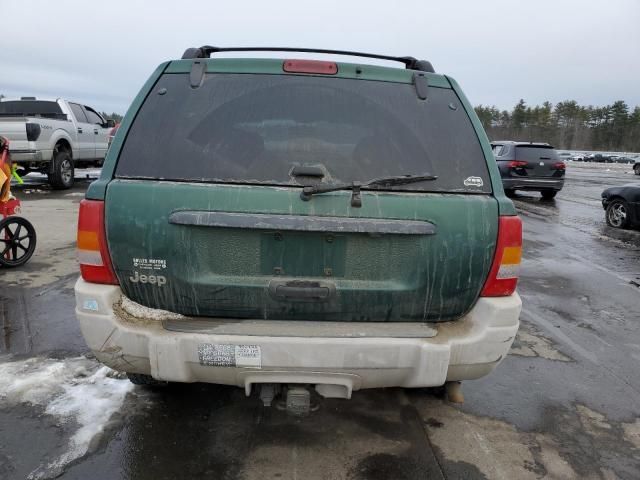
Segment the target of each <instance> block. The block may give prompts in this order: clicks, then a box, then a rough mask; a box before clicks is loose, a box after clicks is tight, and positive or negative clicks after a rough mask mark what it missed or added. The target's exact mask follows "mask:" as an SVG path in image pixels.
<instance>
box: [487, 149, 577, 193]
mask: <svg viewBox="0 0 640 480" xmlns="http://www.w3.org/2000/svg"><path fill="white" fill-rule="evenodd" d="M491 146H492V148H493V154H494V156H495V157H496V161H497V162H498V168H499V169H500V176H501V177H502V185H503V186H504V191H505V193H506V194H507V195H508V196H512V195H514V193H515V191H516V190H533V191H536V192H540V193H541V194H542V198H544V199H545V200H551V199H552V198H554V197H555V196H556V194H557V193H558V192H559V191H560V190H561V189H562V187H563V185H564V171H565V164H564V162H563V161H562V160H560V158H559V157H558V154H557V153H556V151H555V150H554V149H553V147H552V146H551V145H549V144H548V143H532V142H514V141H511V140H507V141H499V142H491Z"/></svg>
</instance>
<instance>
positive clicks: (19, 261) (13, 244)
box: [0, 216, 36, 267]
mask: <svg viewBox="0 0 640 480" xmlns="http://www.w3.org/2000/svg"><path fill="white" fill-rule="evenodd" d="M35 250H36V230H35V228H33V225H31V223H30V222H29V221H28V220H27V219H26V218H22V217H14V216H11V217H5V218H3V219H2V220H0V266H2V267H19V266H20V265H24V264H25V263H27V262H28V261H29V259H30V258H31V256H32V255H33V252H34V251H35Z"/></svg>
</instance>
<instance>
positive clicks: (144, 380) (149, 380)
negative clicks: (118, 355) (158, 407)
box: [127, 373, 167, 387]
mask: <svg viewBox="0 0 640 480" xmlns="http://www.w3.org/2000/svg"><path fill="white" fill-rule="evenodd" d="M127 378H128V379H129V381H130V382H131V383H133V384H134V385H143V386H147V387H158V386H164V385H166V384H167V382H163V381H161V380H156V379H155V378H153V377H152V376H151V375H145V374H144V373H127Z"/></svg>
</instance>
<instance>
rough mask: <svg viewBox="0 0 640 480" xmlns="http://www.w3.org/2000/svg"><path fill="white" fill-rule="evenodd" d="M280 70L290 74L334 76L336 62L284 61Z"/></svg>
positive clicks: (336, 68) (336, 71)
mask: <svg viewBox="0 0 640 480" xmlns="http://www.w3.org/2000/svg"><path fill="white" fill-rule="evenodd" d="M282 70H284V71H285V72H291V73H319V74H323V75H335V74H336V73H338V65H337V64H336V62H325V61H322V60H285V61H284V62H283V63H282Z"/></svg>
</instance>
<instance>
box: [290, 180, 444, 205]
mask: <svg viewBox="0 0 640 480" xmlns="http://www.w3.org/2000/svg"><path fill="white" fill-rule="evenodd" d="M437 178H438V177H437V176H436V175H431V174H430V173H425V174H422V175H396V176H393V177H383V178H376V179H374V180H370V181H368V182H366V183H361V182H351V183H337V184H334V185H312V186H307V187H304V188H303V189H302V192H301V193H300V198H301V199H302V200H304V201H305V202H307V201H309V200H311V197H312V196H313V195H314V194H316V193H327V192H335V191H338V190H352V191H353V195H352V196H351V206H352V207H360V206H362V200H361V198H360V189H361V188H367V187H391V186H394V185H407V184H410V183H417V182H425V181H430V180H436V179H437Z"/></svg>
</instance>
